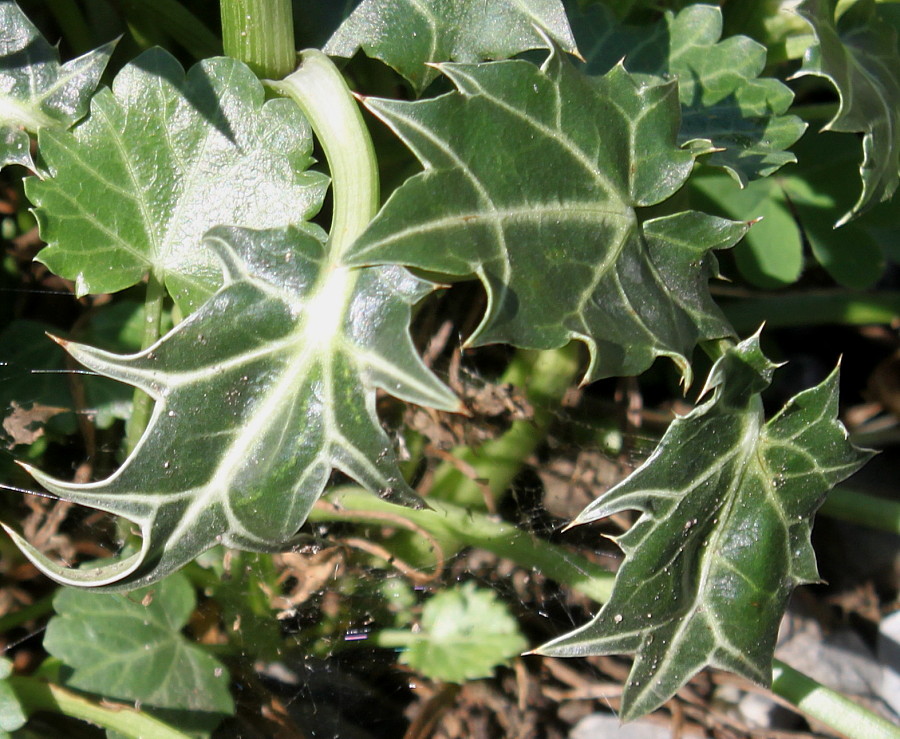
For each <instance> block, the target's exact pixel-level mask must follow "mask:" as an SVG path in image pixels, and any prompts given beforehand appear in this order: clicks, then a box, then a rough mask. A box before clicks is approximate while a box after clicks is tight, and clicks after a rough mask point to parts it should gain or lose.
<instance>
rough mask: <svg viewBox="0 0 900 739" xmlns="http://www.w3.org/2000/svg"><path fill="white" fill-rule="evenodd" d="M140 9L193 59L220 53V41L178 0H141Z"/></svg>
mask: <svg viewBox="0 0 900 739" xmlns="http://www.w3.org/2000/svg"><path fill="white" fill-rule="evenodd" d="M140 10H141V12H143V13H146V14H147V15H148V16H150V17H152V19H153V20H155V21H156V22H157V23H158V24H159V26H160V28H161V29H162V30H164V31H165V32H166V33H167V34H168V35H169V36H171V37H172V38H173V39H175V41H177V42H178V44H179V45H180V46H181V47H182V48H183V49H184V50H185V51H187V52H188V53H189V54H191V55H192V56H193V57H194V58H195V59H206V58H208V57H211V56H218V55H220V54H221V53H222V43H221V42H220V41H219V39H218V38H217V37H216V35H215V34H214V33H213V32H212V31H210V30H209V28H207V27H206V25H205V24H204V23H203V21H201V20H200V19H199V18H198V17H197V16H196V15H194V14H193V13H192V12H191V11H190V10H188V9H187V8H186V7H185V6H184V5H183V4H182V3H180V2H178V0H153V2H149V3H148V2H146V0H141V2H140Z"/></svg>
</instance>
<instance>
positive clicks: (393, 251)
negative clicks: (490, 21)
mask: <svg viewBox="0 0 900 739" xmlns="http://www.w3.org/2000/svg"><path fill="white" fill-rule="evenodd" d="M441 70H442V71H443V72H444V73H445V74H446V75H447V76H448V77H449V78H450V79H451V80H452V81H453V82H454V84H455V85H456V86H457V87H458V88H459V92H457V93H451V94H448V95H444V96H442V97H440V98H437V99H434V100H427V101H421V102H415V103H406V102H395V101H389V100H374V99H369V100H367V101H366V105H367V107H368V108H369V109H370V110H371V111H372V112H373V113H375V114H376V115H378V116H379V117H380V118H382V119H383V120H384V121H385V122H387V123H388V125H390V126H391V127H392V128H393V129H394V131H395V132H396V133H397V134H398V135H399V136H400V137H401V138H402V139H403V140H404V141H405V142H406V144H407V145H408V146H409V147H410V148H411V149H412V150H413V151H414V152H415V154H416V156H417V157H418V158H419V159H420V160H421V161H422V163H423V164H424V165H425V172H424V173H422V174H419V175H417V176H415V177H413V178H411V179H410V180H409V181H407V182H406V183H405V184H404V185H403V186H402V187H400V188H399V189H398V190H397V191H396V192H395V193H394V194H393V195H392V196H391V198H390V200H389V201H388V202H387V204H386V205H385V206H384V208H383V209H382V211H381V212H380V213H379V215H378V216H377V217H376V218H375V220H374V221H373V222H372V224H371V226H370V227H369V229H368V230H367V231H366V232H365V233H364V234H363V235H362V236H361V237H360V239H359V240H358V241H357V242H356V244H355V245H354V246H353V247H352V248H351V256H350V259H351V260H352V261H353V262H355V263H357V264H391V263H398V262H399V263H401V264H408V265H412V266H415V267H419V268H422V269H426V270H430V271H433V272H438V273H445V274H451V275H469V274H474V275H477V276H478V278H479V279H480V280H481V281H482V283H483V284H484V286H485V288H486V290H487V293H488V309H487V313H486V315H485V316H484V318H483V320H482V323H481V325H480V326H479V327H478V329H477V331H476V332H475V335H474V336H473V337H472V338H471V339H470V343H471V344H474V345H479V344H487V343H491V342H507V343H511V344H515V345H517V346H522V347H528V348H542V349H547V348H553V347H558V346H562V345H563V344H565V343H567V342H568V341H569V340H570V339H572V338H578V339H581V340H582V341H584V342H585V343H586V344H587V345H588V347H589V349H590V352H591V365H590V368H589V370H588V373H587V378H588V379H595V378H598V377H604V376H610V375H630V374H637V373H639V372H641V371H643V370H644V369H646V368H647V367H648V366H649V365H650V364H651V363H652V362H653V360H654V358H655V357H657V356H660V355H664V356H668V357H671V358H672V359H674V360H675V361H676V362H677V363H678V365H679V367H680V368H681V369H682V372H683V373H684V374H685V376H686V377H687V378H689V373H690V370H689V367H688V363H687V355H688V354H690V352H691V351H692V349H693V347H694V344H695V343H696V341H697V339H698V338H712V337H721V336H726V335H729V333H730V329H729V327H728V325H727V322H726V321H725V320H724V318H723V317H722V315H721V314H720V312H719V310H718V309H717V308H716V306H715V305H714V304H713V302H712V300H711V299H710V297H709V294H708V289H707V281H708V279H709V278H710V277H712V276H714V275H715V274H716V264H715V260H714V258H712V257H711V255H709V251H710V250H711V249H715V248H724V247H729V246H731V245H733V244H734V243H735V242H736V241H737V240H738V239H739V238H740V237H741V235H742V234H743V233H744V231H745V230H746V224H743V223H733V222H730V221H724V220H721V219H716V218H712V217H709V216H705V215H703V214H700V213H694V212H688V213H679V214H676V215H673V216H668V217H664V218H659V219H655V220H652V221H648V222H646V223H643V224H642V223H640V219H639V217H638V214H637V213H636V212H635V208H636V207H637V206H647V205H653V204H656V203H659V202H661V201H663V200H665V199H666V198H668V197H669V196H670V195H672V194H673V193H674V192H675V191H676V190H678V188H679V187H681V185H682V183H683V182H684V180H685V179H686V178H687V177H688V175H689V174H690V172H691V169H692V167H693V156H692V154H691V153H690V152H688V151H684V150H682V149H680V148H678V146H677V144H676V141H675V136H676V132H677V129H678V122H679V104H678V98H677V90H676V86H675V84H674V83H672V82H667V83H660V82H658V81H648V80H647V79H646V78H635V77H633V76H631V75H629V74H628V73H627V72H626V71H625V70H624V69H623V68H622V67H621V66H617V67H614V68H613V69H612V70H611V71H610V72H609V73H608V74H607V75H605V76H604V77H597V78H590V77H587V76H585V75H583V74H581V73H580V72H578V71H577V70H575V69H574V68H573V67H572V66H571V65H570V64H569V63H568V62H566V61H565V59H563V58H562V57H561V56H560V55H559V54H554V55H552V56H551V57H550V58H549V59H548V61H547V63H546V64H545V67H544V68H542V69H538V68H537V67H535V66H534V65H532V64H530V63H528V62H525V61H518V60H515V61H506V62H495V63H492V64H485V65H477V66H476V65H456V64H448V65H442V66H441Z"/></svg>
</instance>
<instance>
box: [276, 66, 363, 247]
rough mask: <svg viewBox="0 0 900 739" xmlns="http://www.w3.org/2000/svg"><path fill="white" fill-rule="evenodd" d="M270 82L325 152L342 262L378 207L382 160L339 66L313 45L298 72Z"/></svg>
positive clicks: (333, 243) (332, 242)
mask: <svg viewBox="0 0 900 739" xmlns="http://www.w3.org/2000/svg"><path fill="white" fill-rule="evenodd" d="M267 84H268V85H269V87H271V88H272V89H273V90H275V91H276V92H278V93H280V94H281V95H284V96H286V97H289V98H291V99H292V100H293V101H294V102H296V103H297V105H299V106H300V109H301V110H302V111H303V113H304V115H306V117H307V119H309V122H310V125H312V128H313V131H314V133H315V134H316V138H318V139H319V142H320V143H321V144H322V148H323V149H324V150H325V158H326V159H327V160H328V168H329V169H330V170H331V179H332V190H333V195H334V211H333V215H332V220H331V232H330V234H329V237H328V240H329V246H330V255H331V261H332V264H335V265H336V264H339V263H340V258H341V256H342V255H343V253H344V252H345V251H346V250H347V247H349V246H350V245H351V244H352V243H353V242H354V241H355V240H356V239H357V237H358V236H359V235H360V234H361V233H362V232H363V231H364V230H365V228H366V226H368V225H369V221H371V220H372V218H373V217H374V216H375V213H376V212H377V211H378V198H379V195H378V162H377V161H376V159H375V148H374V147H373V145H372V139H371V137H370V136H369V132H368V130H367V129H366V124H365V122H364V121H363V118H362V114H361V113H360V111H359V106H358V105H357V103H356V100H355V99H354V98H353V95H352V93H351V92H350V88H348V87H347V83H346V82H345V81H344V78H343V77H342V76H341V73H340V71H339V70H338V68H337V67H335V66H334V64H333V63H332V61H331V60H330V59H329V58H328V57H327V56H326V55H325V54H323V53H322V52H321V51H316V50H315V49H310V50H307V51H304V52H302V54H301V55H300V67H299V68H298V69H297V71H296V72H294V73H293V74H291V75H290V76H288V77H287V78H286V79H284V80H281V81H280V82H275V81H271V82H268V83H267Z"/></svg>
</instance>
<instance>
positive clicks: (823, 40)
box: [797, 0, 900, 225]
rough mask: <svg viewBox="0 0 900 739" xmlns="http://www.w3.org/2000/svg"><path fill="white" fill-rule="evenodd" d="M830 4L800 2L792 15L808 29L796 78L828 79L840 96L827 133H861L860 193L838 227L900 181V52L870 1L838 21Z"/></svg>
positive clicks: (892, 30) (829, 1) (892, 29)
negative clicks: (810, 40)
mask: <svg viewBox="0 0 900 739" xmlns="http://www.w3.org/2000/svg"><path fill="white" fill-rule="evenodd" d="M834 6H835V3H834V2H833V1H832V0H804V2H802V3H800V5H799V6H798V8H797V11H798V12H799V13H800V15H801V16H803V17H804V18H805V19H806V20H807V21H808V22H809V24H810V25H811V26H812V28H813V31H814V32H815V35H816V39H817V43H815V44H813V45H812V46H810V47H809V49H808V50H807V52H806V55H805V56H804V59H803V68H802V69H801V70H800V72H799V73H798V74H799V75H807V74H811V75H817V76H819V77H824V78H826V79H828V80H830V81H831V83H832V84H833V85H834V86H835V87H836V88H837V91H838V95H839V96H840V107H839V108H838V112H837V115H835V117H834V118H833V119H832V120H831V121H830V122H829V123H828V125H827V126H825V129H824V130H828V131H845V132H851V133H852V132H861V133H863V134H864V136H863V162H862V165H861V166H860V174H861V176H862V184H863V189H862V193H861V194H860V196H859V199H858V200H857V201H856V203H855V205H854V206H853V207H852V208H851V209H850V210H849V211H848V212H847V213H846V214H845V215H844V216H843V217H842V218H841V220H840V221H838V225H841V224H843V223H845V222H847V221H848V220H850V219H851V218H854V217H855V216H857V215H859V214H860V213H863V212H865V211H866V210H868V209H869V208H871V207H872V206H874V205H876V204H877V203H879V202H880V201H882V200H887V199H888V198H890V197H891V195H893V193H894V190H896V189H897V183H898V181H900V172H898V170H900V53H898V48H897V29H896V27H895V26H894V25H892V24H891V23H889V22H885V21H884V19H882V18H881V16H880V13H879V10H878V6H877V5H876V3H875V2H873V1H872V0H860V1H859V2H857V3H856V4H855V5H854V6H853V8H852V12H847V13H845V14H844V16H843V17H842V18H841V20H840V21H839V22H838V23H835V17H834Z"/></svg>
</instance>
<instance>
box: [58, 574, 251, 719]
mask: <svg viewBox="0 0 900 739" xmlns="http://www.w3.org/2000/svg"><path fill="white" fill-rule="evenodd" d="M196 605H197V604H196V596H195V594H194V588H193V587H192V586H191V584H190V582H189V581H188V579H187V578H186V577H185V576H184V575H183V574H176V575H174V576H173V577H170V578H167V579H166V580H164V581H163V582H161V583H159V584H157V585H155V586H154V587H152V588H145V589H142V590H137V591H135V592H133V593H129V594H128V595H118V594H114V593H88V592H85V591H83V590H76V589H73V588H66V589H62V590H60V591H59V592H58V593H57V594H56V596H55V597H54V599H53V607H54V609H55V611H56V615H55V616H53V618H51V619H50V622H49V623H48V624H47V631H46V633H45V635H44V648H45V649H46V650H47V651H48V652H49V653H50V654H51V655H53V656H54V657H57V658H58V659H60V660H61V661H62V662H63V663H64V664H65V666H66V667H65V669H64V670H63V672H62V676H63V681H64V684H65V685H67V686H68V687H72V688H77V689H78V690H85V691H88V692H91V693H98V694H100V695H103V696H107V697H109V698H113V699H118V700H126V701H140V702H141V703H142V704H143V705H144V707H146V708H150V709H157V710H159V709H163V710H168V711H170V712H179V711H192V712H196V714H199V715H203V714H207V716H209V718H208V719H207V721H209V722H210V723H212V725H213V726H215V724H216V723H218V721H219V720H220V719H221V718H222V717H223V716H225V715H229V714H231V713H233V712H234V703H233V701H232V698H231V694H230V692H229V675H228V671H227V670H226V669H225V667H224V666H223V665H222V663H221V662H219V661H218V660H217V659H215V658H214V657H212V656H211V655H210V654H208V653H207V652H206V650H204V649H203V648H202V647H200V646H198V645H196V644H194V643H192V642H190V641H189V640H188V639H187V638H186V637H185V636H184V634H182V633H181V630H182V629H183V628H184V627H185V625H186V624H187V621H188V618H189V617H190V615H191V613H192V612H193V610H194V608H195V607H196ZM196 714H195V715H196ZM170 715H174V714H170Z"/></svg>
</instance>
